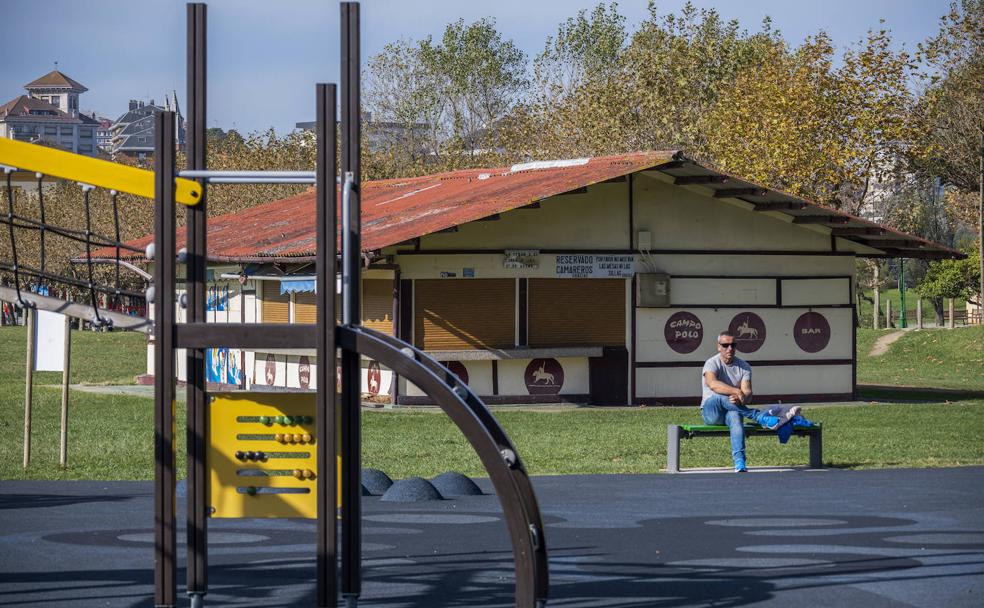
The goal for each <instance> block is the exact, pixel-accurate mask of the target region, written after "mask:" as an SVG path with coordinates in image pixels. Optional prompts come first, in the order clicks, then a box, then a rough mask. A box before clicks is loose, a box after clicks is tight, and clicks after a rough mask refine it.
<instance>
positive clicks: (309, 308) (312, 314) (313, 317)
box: [294, 291, 342, 325]
mask: <svg viewBox="0 0 984 608" xmlns="http://www.w3.org/2000/svg"><path fill="white" fill-rule="evenodd" d="M341 319H342V296H340V295H338V294H335V322H336V323H337V322H340V321H341ZM317 322H318V300H317V296H316V294H313V293H310V292H300V291H299V292H296V293H294V323H310V324H312V325H313V324H315V323H317Z"/></svg>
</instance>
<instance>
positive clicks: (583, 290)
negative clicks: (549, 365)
mask: <svg viewBox="0 0 984 608" xmlns="http://www.w3.org/2000/svg"><path fill="white" fill-rule="evenodd" d="M529 345H530V347H534V348H535V347H550V346H624V345H625V280H624V279H530V283H529Z"/></svg>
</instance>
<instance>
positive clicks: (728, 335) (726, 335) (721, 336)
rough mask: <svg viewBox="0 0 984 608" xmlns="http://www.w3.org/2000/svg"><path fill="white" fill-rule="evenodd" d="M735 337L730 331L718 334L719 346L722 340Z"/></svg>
mask: <svg viewBox="0 0 984 608" xmlns="http://www.w3.org/2000/svg"><path fill="white" fill-rule="evenodd" d="M734 337H735V335H734V334H733V333H731V332H730V331H727V330H725V331H722V332H721V333H719V334H718V343H719V344H720V343H721V338H734Z"/></svg>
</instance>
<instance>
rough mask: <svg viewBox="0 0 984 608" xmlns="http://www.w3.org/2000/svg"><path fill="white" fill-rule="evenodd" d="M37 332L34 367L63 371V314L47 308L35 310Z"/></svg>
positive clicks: (46, 370) (41, 370) (42, 370)
mask: <svg viewBox="0 0 984 608" xmlns="http://www.w3.org/2000/svg"><path fill="white" fill-rule="evenodd" d="M34 314H36V315H37V316H38V325H37V327H38V333H37V335H36V336H35V337H34V340H35V341H34V343H35V344H36V345H37V348H36V349H35V351H34V353H35V354H34V369H35V371H39V372H60V371H64V364H65V315H60V314H58V313H57V312H51V311H48V310H35V311H34Z"/></svg>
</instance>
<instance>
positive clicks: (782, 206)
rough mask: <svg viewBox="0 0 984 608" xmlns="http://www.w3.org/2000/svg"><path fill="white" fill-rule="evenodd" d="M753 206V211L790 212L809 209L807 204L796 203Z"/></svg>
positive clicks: (774, 202) (756, 204)
mask: <svg viewBox="0 0 984 608" xmlns="http://www.w3.org/2000/svg"><path fill="white" fill-rule="evenodd" d="M754 204H755V209H753V211H790V210H799V209H806V208H807V207H809V205H808V204H807V203H800V202H798V201H769V202H765V203H754Z"/></svg>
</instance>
